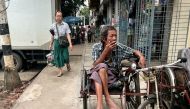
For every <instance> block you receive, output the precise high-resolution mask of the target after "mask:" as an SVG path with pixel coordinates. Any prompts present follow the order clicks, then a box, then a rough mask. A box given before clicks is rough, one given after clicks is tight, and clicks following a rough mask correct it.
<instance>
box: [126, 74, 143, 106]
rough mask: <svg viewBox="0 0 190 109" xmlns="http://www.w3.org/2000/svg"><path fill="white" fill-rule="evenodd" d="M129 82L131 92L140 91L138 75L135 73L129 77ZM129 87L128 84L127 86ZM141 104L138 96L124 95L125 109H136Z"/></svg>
mask: <svg viewBox="0 0 190 109" xmlns="http://www.w3.org/2000/svg"><path fill="white" fill-rule="evenodd" d="M130 84H131V85H132V86H131V87H133V88H132V89H133V90H132V91H131V93H140V83H139V75H138V74H136V75H134V76H133V78H131V82H130ZM129 87H130V86H129ZM140 104H141V97H140V96H132V95H131V96H127V97H126V109H137V108H138V106H139V105H140Z"/></svg>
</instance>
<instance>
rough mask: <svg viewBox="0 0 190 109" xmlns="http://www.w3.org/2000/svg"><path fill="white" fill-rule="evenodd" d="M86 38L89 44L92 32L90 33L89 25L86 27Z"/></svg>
mask: <svg viewBox="0 0 190 109" xmlns="http://www.w3.org/2000/svg"><path fill="white" fill-rule="evenodd" d="M87 37H88V43H90V42H91V40H92V32H91V31H90V25H89V26H88V31H87Z"/></svg>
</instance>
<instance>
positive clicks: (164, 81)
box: [157, 69, 174, 109]
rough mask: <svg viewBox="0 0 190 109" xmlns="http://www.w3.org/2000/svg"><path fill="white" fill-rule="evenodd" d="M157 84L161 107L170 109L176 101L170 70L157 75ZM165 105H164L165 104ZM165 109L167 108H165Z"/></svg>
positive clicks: (164, 70)
mask: <svg viewBox="0 0 190 109" xmlns="http://www.w3.org/2000/svg"><path fill="white" fill-rule="evenodd" d="M157 79H158V80H157V82H158V90H159V100H160V101H162V102H160V104H159V105H160V106H161V107H164V105H166V106H167V107H168V108H171V107H172V103H173V101H174V93H173V92H172V89H173V88H172V87H171V86H172V84H171V83H170V81H171V78H170V74H169V70H168V69H163V70H161V71H159V72H158V73H157ZM163 103H164V104H163ZM164 109H165V108H164Z"/></svg>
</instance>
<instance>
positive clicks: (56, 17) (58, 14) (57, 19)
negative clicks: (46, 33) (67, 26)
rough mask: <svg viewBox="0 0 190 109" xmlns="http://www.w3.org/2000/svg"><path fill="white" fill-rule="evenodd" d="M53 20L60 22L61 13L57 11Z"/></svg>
mask: <svg viewBox="0 0 190 109" xmlns="http://www.w3.org/2000/svg"><path fill="white" fill-rule="evenodd" d="M55 20H56V21H57V22H59V23H60V22H61V21H62V13H60V12H57V14H56V16H55Z"/></svg>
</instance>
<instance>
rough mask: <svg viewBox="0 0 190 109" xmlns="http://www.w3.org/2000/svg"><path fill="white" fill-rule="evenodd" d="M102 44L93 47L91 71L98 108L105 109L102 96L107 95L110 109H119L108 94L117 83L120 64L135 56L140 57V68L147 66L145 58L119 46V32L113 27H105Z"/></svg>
mask: <svg viewBox="0 0 190 109" xmlns="http://www.w3.org/2000/svg"><path fill="white" fill-rule="evenodd" d="M101 37H102V39H101V42H100V43H96V44H94V45H93V52H92V57H93V60H94V63H93V66H94V67H93V68H92V69H91V71H90V73H89V74H90V75H91V76H90V79H91V80H92V82H91V83H92V85H91V86H92V89H94V90H95V91H96V95H97V100H98V102H97V108H96V109H103V103H102V94H103V93H104V95H105V100H106V103H107V105H108V107H109V109H119V107H118V106H117V105H116V104H115V103H114V102H113V100H112V99H111V97H110V94H109V92H108V88H109V87H111V86H112V85H113V83H114V82H116V80H117V78H116V75H115V74H114V72H115V71H117V70H116V68H117V65H118V63H120V62H121V60H122V59H123V57H128V56H130V55H131V54H134V55H136V56H138V57H139V63H138V64H139V66H141V67H144V66H145V58H144V56H143V55H142V54H141V53H140V52H139V51H138V50H134V49H132V48H130V47H127V46H125V45H122V44H117V43H116V41H117V31H116V29H115V28H114V27H113V26H105V27H103V31H102V32H101Z"/></svg>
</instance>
